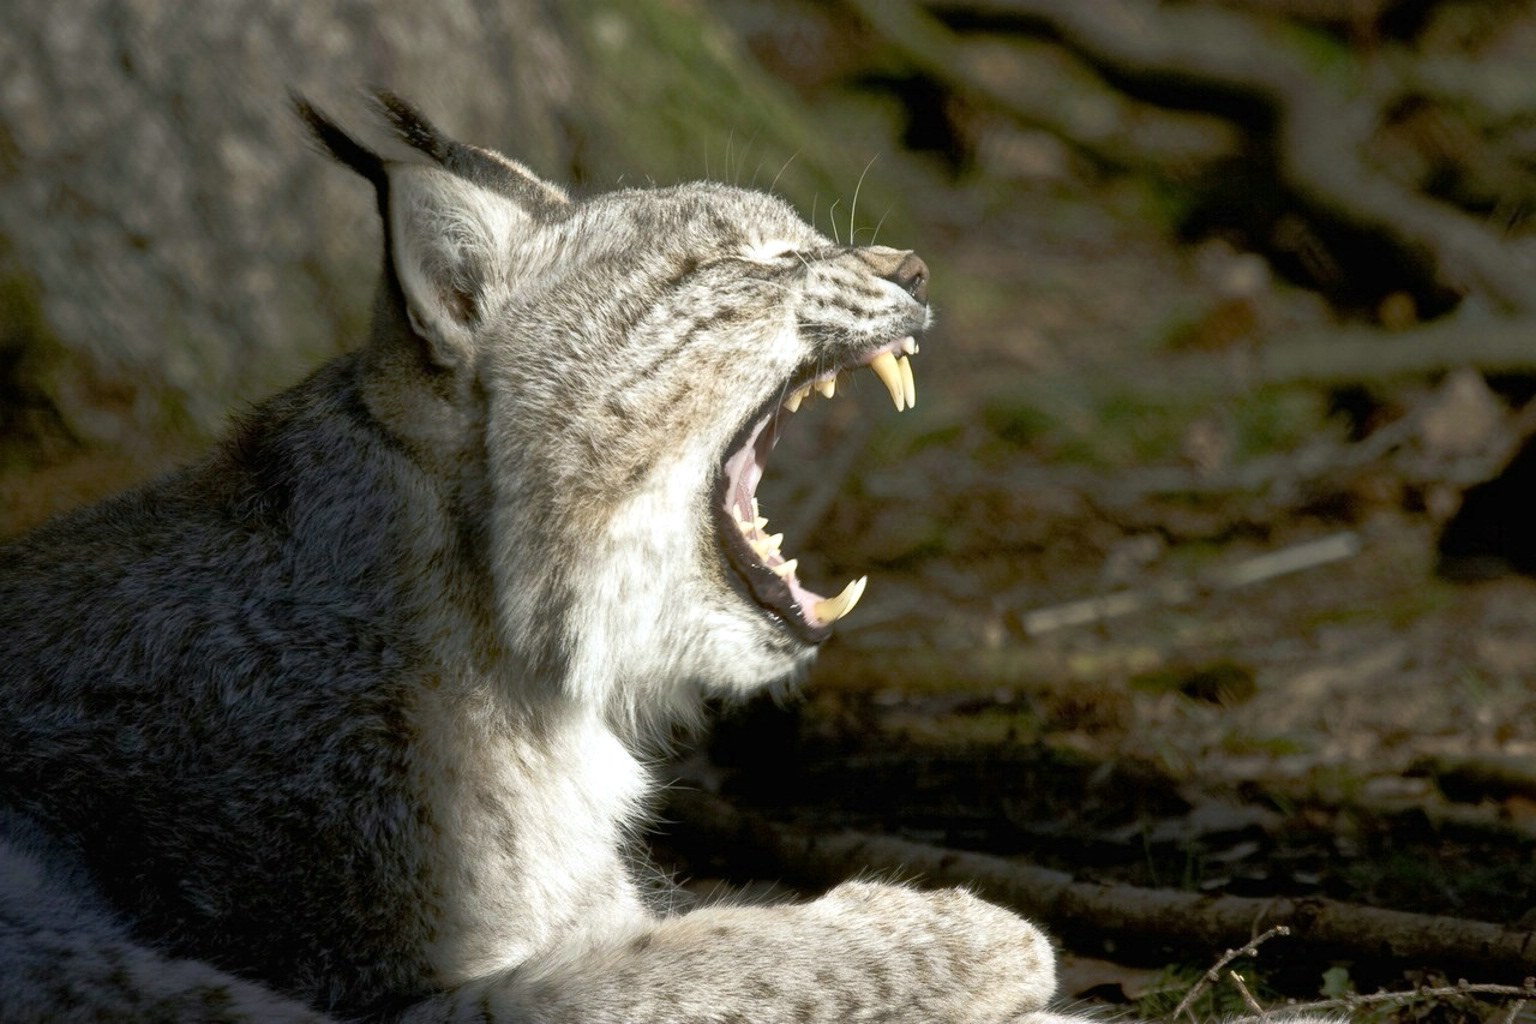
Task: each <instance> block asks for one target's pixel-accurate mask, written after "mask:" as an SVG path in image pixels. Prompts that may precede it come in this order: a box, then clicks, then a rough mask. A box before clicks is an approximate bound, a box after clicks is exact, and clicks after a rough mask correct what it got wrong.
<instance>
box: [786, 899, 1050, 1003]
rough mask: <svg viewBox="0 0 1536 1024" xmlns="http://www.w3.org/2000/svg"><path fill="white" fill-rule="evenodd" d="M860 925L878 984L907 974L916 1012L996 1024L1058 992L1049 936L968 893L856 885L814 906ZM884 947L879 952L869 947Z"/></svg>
mask: <svg viewBox="0 0 1536 1024" xmlns="http://www.w3.org/2000/svg"><path fill="white" fill-rule="evenodd" d="M810 906H811V908H812V909H814V910H815V911H816V912H817V913H819V914H825V915H828V916H832V917H836V918H839V919H841V920H842V921H843V922H845V923H854V924H856V925H857V926H858V930H859V931H860V932H862V933H863V934H862V935H860V936H859V937H858V944H859V945H860V946H866V944H867V946H866V948H867V949H868V952H869V953H870V954H871V959H870V960H869V962H868V964H867V965H866V970H867V971H868V973H869V975H870V977H871V980H872V981H874V980H877V979H878V978H879V976H880V975H881V974H882V973H883V972H887V971H889V972H891V973H893V974H899V975H901V977H900V980H899V987H900V988H905V989H907V990H908V991H911V992H914V993H915V995H914V997H913V998H914V1002H915V1003H916V1004H917V1005H916V1006H915V1008H916V1009H918V1010H920V1011H921V1012H923V1013H925V1014H930V1015H931V1017H932V1019H935V1020H944V1021H954V1022H957V1024H996V1022H1001V1021H1009V1020H1013V1019H1014V1018H1016V1017H1018V1016H1019V1015H1021V1014H1024V1013H1028V1012H1030V1011H1033V1010H1039V1009H1041V1008H1043V1007H1044V1006H1045V1005H1046V1004H1047V1003H1048V1002H1049V1001H1050V998H1051V996H1052V994H1053V993H1054V992H1055V990H1056V958H1055V954H1054V953H1053V952H1052V950H1051V946H1050V942H1049V940H1047V939H1046V937H1045V935H1044V933H1042V932H1041V931H1040V929H1038V928H1036V927H1035V926H1034V925H1032V924H1030V923H1029V922H1028V921H1026V920H1024V919H1023V918H1022V917H1019V916H1018V915H1017V914H1014V913H1012V912H1011V911H1008V910H1004V909H1003V908H1002V907H999V906H996V905H995V904H992V903H988V902H987V901H985V900H982V899H978V898H977V897H975V896H973V895H971V894H970V893H968V892H966V891H964V890H962V889H941V890H938V891H934V892H922V891H918V890H915V889H908V888H905V887H903V886H896V885H878V884H872V883H868V882H848V883H845V884H843V885H840V886H838V887H837V888H836V889H833V890H832V891H831V892H829V893H827V895H826V896H824V897H822V898H821V899H819V900H817V901H816V902H815V903H813V904H811V905H810ZM868 947H878V948H868Z"/></svg>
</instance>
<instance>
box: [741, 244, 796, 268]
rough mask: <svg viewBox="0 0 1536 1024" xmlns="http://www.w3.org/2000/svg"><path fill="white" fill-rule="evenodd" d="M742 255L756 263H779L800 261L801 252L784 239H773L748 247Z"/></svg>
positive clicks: (743, 250)
mask: <svg viewBox="0 0 1536 1024" xmlns="http://www.w3.org/2000/svg"><path fill="white" fill-rule="evenodd" d="M741 255H742V256H743V257H744V258H746V259H749V260H751V261H752V262H754V263H777V262H779V261H780V260H788V259H798V258H799V256H800V250H799V249H798V248H797V247H796V246H794V245H793V244H791V243H789V242H786V241H783V240H782V239H773V240H770V241H766V242H758V243H757V244H755V245H749V246H746V247H745V248H743V249H742V251H741Z"/></svg>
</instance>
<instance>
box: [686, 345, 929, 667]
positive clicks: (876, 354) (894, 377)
mask: <svg viewBox="0 0 1536 1024" xmlns="http://www.w3.org/2000/svg"><path fill="white" fill-rule="evenodd" d="M916 353H917V342H916V341H915V340H914V339H913V338H912V337H910V336H908V337H904V338H899V339H897V340H895V341H891V342H888V343H886V344H884V345H880V346H877V347H875V348H872V349H870V350H869V351H868V352H866V353H865V354H864V355H863V357H862V358H861V359H859V360H856V361H854V362H851V363H849V364H847V365H844V366H838V367H834V368H832V369H828V370H825V371H823V372H821V373H819V374H817V375H816V376H814V377H811V378H810V379H808V380H804V381H802V382H800V383H798V384H795V385H792V386H791V387H790V388H789V389H788V391H787V397H785V398H784V399H782V400H781V401H778V402H774V403H773V404H771V405H770V406H769V407H768V409H767V410H765V411H764V412H763V413H762V415H760V416H759V417H758V418H757V419H755V420H753V421H752V422H751V423H749V424H748V426H747V428H746V429H745V430H744V431H743V432H742V440H741V443H740V445H739V446H738V447H736V448H734V449H733V451H732V453H731V455H730V456H729V457H728V458H727V459H726V460H725V464H724V465H723V466H722V467H721V475H722V478H723V482H722V484H721V491H720V500H719V502H718V503H717V505H716V506H715V515H716V519H717V521H718V522H717V527H718V529H719V531H720V537H721V541H722V545H723V547H724V549H725V554H726V561H727V562H728V563H729V564H730V566H731V568H732V569H734V570H735V571H736V574H737V576H739V577H740V578H741V581H742V583H743V584H744V585H745V587H746V590H747V592H748V593H749V594H750V595H751V596H752V599H753V600H754V601H755V602H756V603H757V604H758V605H759V606H761V607H762V608H763V609H765V610H766V611H768V612H769V613H770V614H772V615H773V616H775V617H776V618H778V619H779V620H780V621H782V622H783V624H784V625H785V627H786V628H788V629H789V630H790V631H791V632H792V633H794V634H795V635H796V636H798V637H799V638H800V639H802V640H804V641H805V642H807V643H813V644H814V643H820V642H822V641H823V640H825V639H826V638H827V637H829V636H831V635H832V625H833V623H835V622H837V621H838V620H839V619H841V618H842V617H843V616H845V615H847V614H848V613H849V612H851V611H852V610H853V606H854V605H856V604H858V602H859V598H860V597H862V596H863V595H864V585H865V583H866V582H868V577H866V576H861V577H859V578H858V579H856V580H854V581H852V582H851V583H849V584H848V585H847V586H846V587H844V588H843V589H842V591H841V592H840V593H839V594H837V595H836V596H835V597H824V596H822V595H821V594H818V593H816V592H815V591H813V590H811V589H809V588H808V587H806V586H805V585H804V584H803V583H801V582H800V577H799V575H798V569H799V564H800V563H799V559H796V558H791V557H789V556H788V555H786V554H785V553H784V551H783V550H782V549H781V547H780V546H781V545H782V543H783V541H784V535H783V534H782V533H778V534H776V533H771V532H770V531H769V527H768V520H767V519H766V518H764V517H763V515H762V514H761V513H760V512H759V510H758V504H757V485H758V484H759V483H760V482H762V479H763V471H764V469H765V468H766V466H767V461H768V453H769V452H771V451H773V446H774V445H775V444H777V443H778V439H779V429H780V425H781V424H782V423H783V422H784V421H785V420H787V419H788V418H789V414H790V413H793V412H795V411H796V410H798V409H799V408H800V405H801V403H802V402H804V401H805V400H806V399H807V398H809V397H810V396H811V394H812V393H817V394H820V395H822V396H823V397H825V398H831V397H833V396H834V395H835V394H836V393H837V377H838V374H839V373H841V372H843V371H844V370H856V369H861V368H863V367H868V368H869V369H870V370H872V371H873V372H874V374H875V376H877V377H879V378H880V382H881V383H882V384H884V385H885V388H886V390H887V391H889V392H890V395H891V401H892V402H894V403H895V405H896V411H897V412H901V411H902V410H903V409H910V408H912V406H913V405H914V404H915V402H916V399H917V389H916V386H915V384H914V383H913V378H912V363H911V361H910V359H909V358H908V357H909V356H912V355H915V354H916Z"/></svg>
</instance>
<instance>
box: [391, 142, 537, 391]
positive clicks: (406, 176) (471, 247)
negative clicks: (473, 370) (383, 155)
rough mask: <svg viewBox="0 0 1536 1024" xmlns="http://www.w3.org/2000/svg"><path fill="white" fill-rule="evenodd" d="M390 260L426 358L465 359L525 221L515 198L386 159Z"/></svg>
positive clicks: (500, 291)
mask: <svg viewBox="0 0 1536 1024" xmlns="http://www.w3.org/2000/svg"><path fill="white" fill-rule="evenodd" d="M387 167H388V174H389V199H388V204H389V212H388V216H389V232H388V238H389V245H390V254H389V255H390V262H391V264H392V265H393V267H394V271H395V276H396V279H397V280H398V281H399V282H400V288H401V291H402V292H403V293H404V297H405V307H406V312H407V314H408V315H409V316H410V320H411V327H412V328H413V329H414V330H415V331H416V333H417V334H419V335H421V337H422V338H423V339H424V340H425V341H426V342H427V343H428V344H429V345H430V346H431V355H432V357H433V360H434V361H435V362H436V363H438V364H439V365H441V366H445V367H446V366H457V365H462V364H464V363H465V362H466V361H467V360H469V359H470V357H471V355H472V350H473V344H474V335H475V331H476V329H477V328H478V327H479V326H480V324H481V323H482V322H483V321H484V320H485V319H486V318H487V316H489V315H490V314H491V313H493V312H494V311H495V310H496V309H497V308H499V307H500V306H501V304H502V303H504V302H505V301H506V300H507V298H508V297H509V296H510V290H511V281H510V274H509V273H508V262H507V261H508V257H509V255H510V250H511V247H512V244H513V241H514V239H515V238H516V237H517V236H518V235H519V234H520V233H522V232H524V231H527V230H528V229H529V228H531V227H532V225H531V223H530V222H531V218H530V216H529V215H528V213H527V212H525V211H524V210H523V209H522V208H521V207H519V206H518V205H517V204H516V203H514V202H512V201H510V200H508V199H507V198H505V197H503V196H500V195H498V194H496V193H495V192H491V191H488V190H486V189H484V188H481V187H479V186H478V185H474V184H471V183H470V182H468V181H465V180H464V179H463V178H460V177H458V176H456V175H454V174H451V173H449V172H447V171H442V170H439V169H437V168H435V167H427V166H421V165H416V164H393V163H392V164H388V165H387Z"/></svg>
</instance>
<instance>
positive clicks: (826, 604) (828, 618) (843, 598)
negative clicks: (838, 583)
mask: <svg viewBox="0 0 1536 1024" xmlns="http://www.w3.org/2000/svg"><path fill="white" fill-rule="evenodd" d="M868 582H869V577H868V576H860V577H859V578H858V579H856V580H854V581H853V582H852V583H850V584H848V585H847V586H846V587H844V588H843V592H842V593H841V594H838V595H837V596H836V597H829V598H826V599H825V600H822V601H817V602H816V607H815V608H812V609H811V611H812V612H813V613H814V614H815V616H816V618H818V619H820V620H821V621H822V622H824V623H826V624H827V625H829V626H830V625H831V624H832V623H834V622H836V621H837V620H838V619H840V618H842V617H843V616H844V615H847V614H848V613H849V612H851V611H853V606H854V605H856V604H858V603H859V598H861V597H863V596H864V585H865V584H866V583H868Z"/></svg>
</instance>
